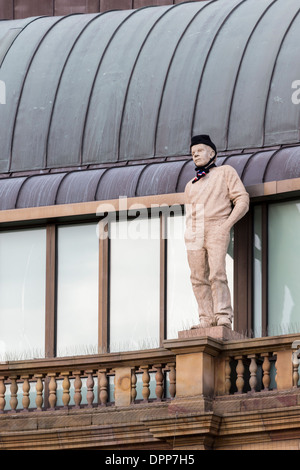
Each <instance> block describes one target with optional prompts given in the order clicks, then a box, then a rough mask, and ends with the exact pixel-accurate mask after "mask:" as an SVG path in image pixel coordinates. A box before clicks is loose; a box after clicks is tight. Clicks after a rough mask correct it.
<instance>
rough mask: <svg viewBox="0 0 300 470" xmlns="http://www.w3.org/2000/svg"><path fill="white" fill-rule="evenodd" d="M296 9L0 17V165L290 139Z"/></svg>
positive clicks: (223, 2)
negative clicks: (208, 141) (202, 136)
mask: <svg viewBox="0 0 300 470" xmlns="http://www.w3.org/2000/svg"><path fill="white" fill-rule="evenodd" d="M299 10H300V0H212V1H202V2H187V3H183V4H177V5H173V6H164V7H146V8H142V9H139V10H128V11H126V10H122V11H109V12H105V13H102V14H93V15H81V14H79V15H70V16H66V17H39V18H30V19H27V20H22V21H1V22H0V63H1V68H0V80H3V81H5V83H6V103H7V104H6V105H0V122H1V125H0V142H1V147H0V172H2V173H4V172H18V171H30V170H35V169H37V170H39V169H41V170H44V169H51V168H67V167H70V166H74V167H78V166H80V165H92V164H94V165H105V164H107V163H116V162H118V163H122V162H123V163H125V162H127V161H139V160H147V159H150V158H151V159H153V158H157V157H160V158H161V157H170V156H171V157H172V156H176V157H181V158H182V156H186V155H188V154H189V142H190V137H191V135H192V134H194V133H202V132H203V133H208V134H210V135H211V138H212V139H213V140H214V142H215V143H216V145H217V147H218V150H219V151H228V150H233V151H236V150H240V149H250V148H252V149H253V148H267V147H268V146H273V145H281V144H285V143H290V144H292V143H298V142H299V117H300V105H295V104H293V103H292V100H291V96H292V93H293V91H294V90H293V89H292V88H291V85H292V82H293V81H294V80H297V79H299V80H300V62H299V61H298V60H296V58H297V57H298V48H299V44H300V14H299ZM179 166H180V165H179ZM111 171H112V170H111ZM114 171H116V172H118V171H121V170H114ZM124 171H128V175H129V174H130V170H127V169H126V170H124ZM148 171H149V172H150V171H153V172H154V173H153V175H155V173H156V171H159V170H158V169H157V170H154V169H151V170H150V168H149V170H148ZM176 171H177V167H176ZM134 177H136V178H138V177H137V175H135V176H134ZM55 178H58V176H56V177H55ZM144 178H145V175H144V172H142V174H141V175H140V177H139V178H138V181H139V188H142V187H143V180H144ZM153 180H155V176H153ZM45 181H46V178H45ZM49 181H50V179H49ZM66 181H67V179H66ZM66 181H64V182H62V183H61V186H59V187H60V191H61V192H63V194H64V197H62V199H65V198H67V200H72V199H73V197H72V196H71V195H68V196H67V195H66V193H65V192H64V191H65V190H64V189H63V188H64V185H65V184H66ZM69 181H71V177H70V179H69ZM47 182H48V180H47ZM104 183H105V179H104V177H103V186H105V184H104ZM16 184H17V183H16ZM27 184H31V183H29V181H28V182H27V183H26V185H27ZM47 184H48V183H47ZM49 184H52V183H49ZM26 185H24V186H22V188H23V189H22V192H21V194H20V197H19V203H21V202H22V201H23V197H24V198H25V194H24V192H25V188H26ZM133 186H134V183H133ZM53 187H54V188H55V187H56V185H55V184H54V186H53ZM157 189H158V190H159V191H161V190H162V189H163V188H157ZM53 190H54V189H53ZM109 191H110V189H109V185H108V187H107V189H106V192H109ZM128 191H129V192H131V191H132V188H130V187H129V188H128ZM137 191H138V193H139V191H140V189H138V190H137ZM142 192H143V191H142ZM60 197H61V196H59V195H57V199H56V200H57V201H60V200H61V199H60Z"/></svg>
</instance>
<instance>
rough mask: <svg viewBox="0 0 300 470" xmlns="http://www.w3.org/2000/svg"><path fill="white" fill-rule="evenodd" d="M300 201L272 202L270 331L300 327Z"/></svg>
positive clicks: (269, 225)
mask: <svg viewBox="0 0 300 470" xmlns="http://www.w3.org/2000/svg"><path fill="white" fill-rule="evenodd" d="M299 233H300V202H299V201H289V202H281V203H276V204H270V205H269V213H268V278H269V285H268V334H269V335H270V336H271V335H280V334H288V333H296V332H299V331H300V320H299V306H300V289H299V281H300V274H299V264H300V263H299V261H300V237H299Z"/></svg>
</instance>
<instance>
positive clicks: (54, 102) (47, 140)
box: [44, 12, 106, 167]
mask: <svg viewBox="0 0 300 470" xmlns="http://www.w3.org/2000/svg"><path fill="white" fill-rule="evenodd" d="M104 13H106V12H104ZM104 13H100V14H99V15H95V16H94V18H92V19H91V21H89V22H88V23H87V24H86V25H85V26H84V27H83V29H82V30H81V31H80V33H79V35H78V36H77V38H76V39H75V41H74V43H73V45H72V47H71V49H70V51H69V53H68V55H67V58H66V60H65V62H64V65H63V68H62V70H61V73H60V76H59V79H58V85H57V88H56V90H55V95H54V100H53V103H52V109H51V113H50V118H49V125H48V131H47V136H46V142H45V155H44V166H45V167H47V163H48V147H49V136H50V130H51V125H52V120H53V115H54V108H55V104H56V100H57V94H58V90H59V87H60V84H61V80H62V76H63V74H64V71H65V68H66V65H67V63H68V61H69V58H70V56H71V54H72V52H73V50H74V47H75V45H76V44H77V42H78V40H79V39H80V37H81V35H82V34H83V33H84V31H85V30H86V29H87V28H88V27H89V25H90V24H91V23H92V22H93V21H95V20H96V19H97V18H98V17H99V16H102V15H103V14H104ZM80 163H81V161H80Z"/></svg>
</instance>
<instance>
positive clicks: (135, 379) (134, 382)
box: [131, 367, 137, 403]
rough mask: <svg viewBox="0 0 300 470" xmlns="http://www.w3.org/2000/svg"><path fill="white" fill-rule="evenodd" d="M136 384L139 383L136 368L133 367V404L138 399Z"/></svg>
mask: <svg viewBox="0 0 300 470" xmlns="http://www.w3.org/2000/svg"><path fill="white" fill-rule="evenodd" d="M136 383H137V377H136V367H133V368H132V369H131V403H134V402H135V399H136V395H137V391H136Z"/></svg>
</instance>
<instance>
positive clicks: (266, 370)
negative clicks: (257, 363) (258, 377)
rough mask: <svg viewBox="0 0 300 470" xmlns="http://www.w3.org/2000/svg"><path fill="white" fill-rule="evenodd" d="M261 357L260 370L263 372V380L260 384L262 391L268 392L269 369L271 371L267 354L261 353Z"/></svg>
mask: <svg viewBox="0 0 300 470" xmlns="http://www.w3.org/2000/svg"><path fill="white" fill-rule="evenodd" d="M261 357H263V358H264V359H263V365H262V370H263V378H262V382H263V385H264V390H270V382H271V379H270V369H271V363H270V359H269V353H263V354H262V355H261Z"/></svg>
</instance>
